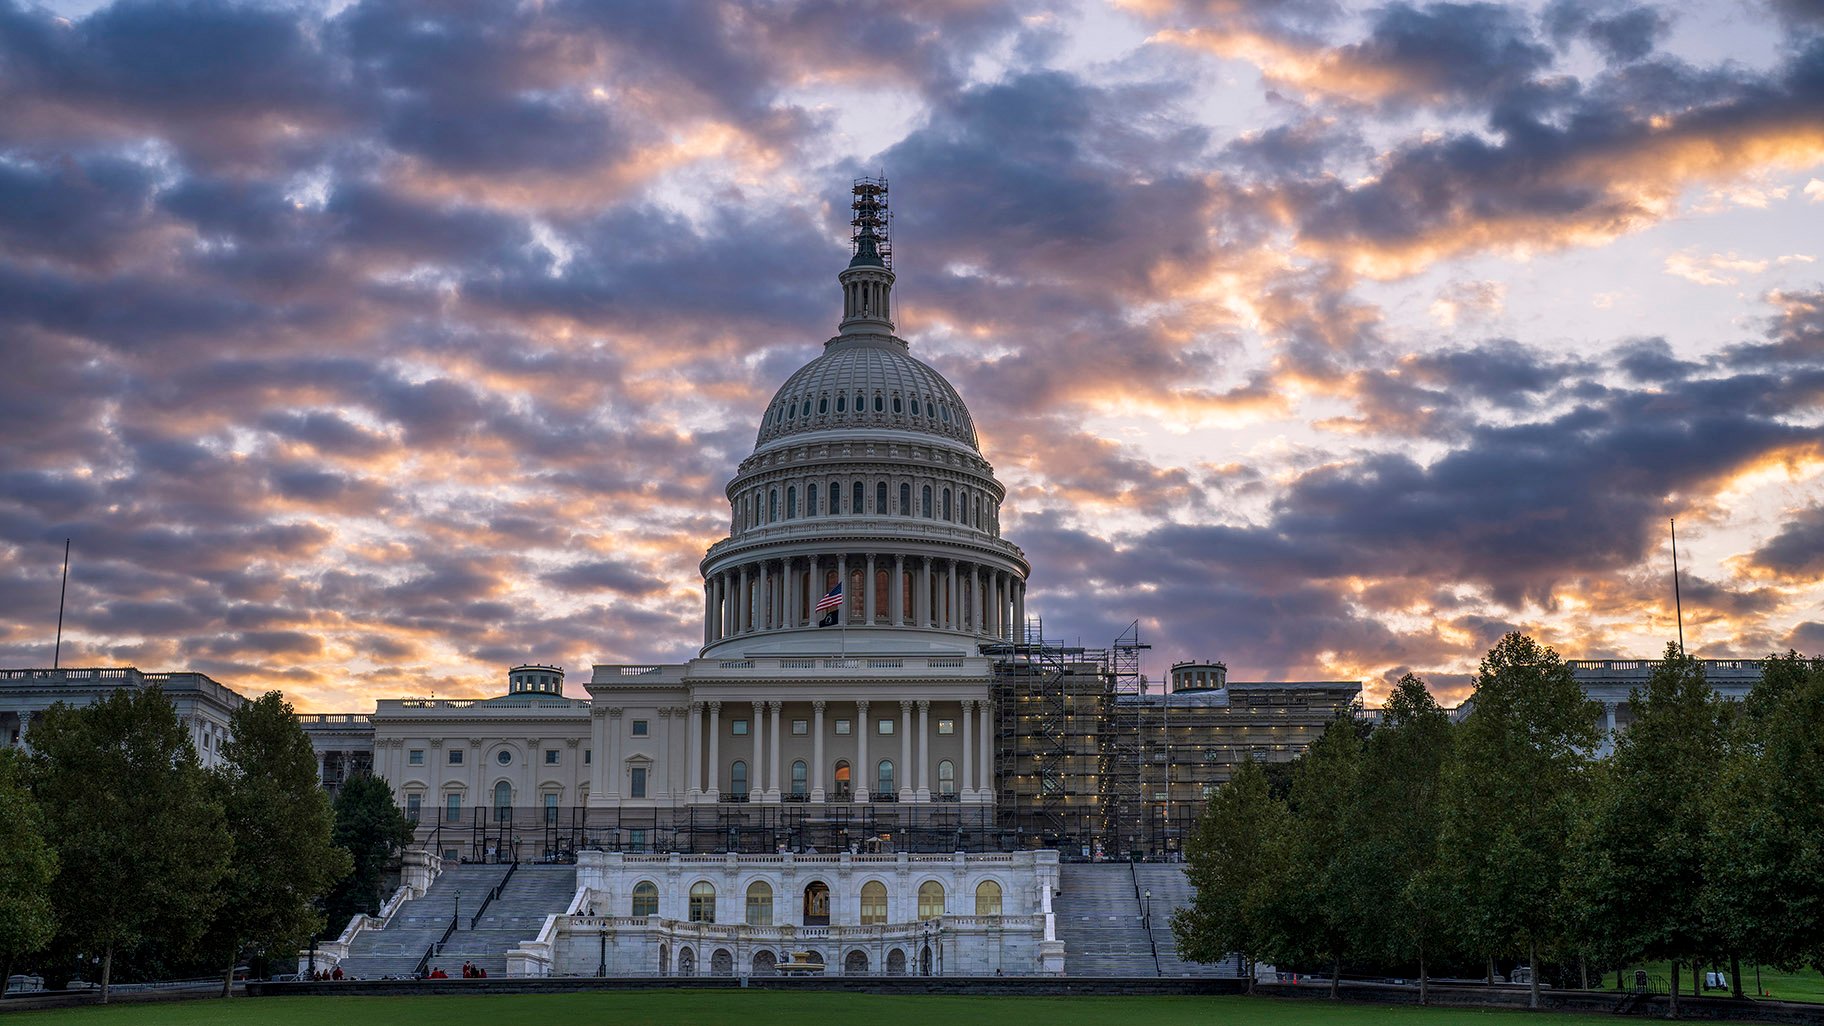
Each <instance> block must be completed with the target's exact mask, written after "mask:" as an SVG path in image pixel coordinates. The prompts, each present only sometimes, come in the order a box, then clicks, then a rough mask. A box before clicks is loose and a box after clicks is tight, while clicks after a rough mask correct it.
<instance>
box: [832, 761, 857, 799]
mask: <svg viewBox="0 0 1824 1026" xmlns="http://www.w3.org/2000/svg"><path fill="white" fill-rule="evenodd" d="M852 784H853V782H852V781H851V780H850V779H849V762H848V760H847V759H841V760H838V761H837V763H836V797H837V799H838V800H846V799H847V798H848V797H849V794H850V791H851V787H852Z"/></svg>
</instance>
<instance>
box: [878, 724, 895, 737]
mask: <svg viewBox="0 0 1824 1026" xmlns="http://www.w3.org/2000/svg"><path fill="white" fill-rule="evenodd" d="M878 731H879V733H880V735H881V736H882V737H885V736H887V735H888V734H891V733H893V721H892V720H881V721H880V725H879V728H878Z"/></svg>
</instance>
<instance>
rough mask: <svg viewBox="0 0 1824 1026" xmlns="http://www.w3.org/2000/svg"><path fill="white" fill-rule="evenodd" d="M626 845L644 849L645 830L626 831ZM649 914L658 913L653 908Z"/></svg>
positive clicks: (640, 849) (634, 849) (637, 849)
mask: <svg viewBox="0 0 1824 1026" xmlns="http://www.w3.org/2000/svg"><path fill="white" fill-rule="evenodd" d="M627 847H628V848H630V849H631V850H633V851H645V850H646V831H644V830H629V831H627ZM653 900H655V901H656V900H658V899H656V898H655V899H653ZM651 914H652V915H655V916H656V915H658V914H659V913H658V911H657V910H656V909H655V910H654V911H653V912H652V913H651Z"/></svg>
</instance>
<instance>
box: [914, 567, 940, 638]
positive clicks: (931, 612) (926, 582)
mask: <svg viewBox="0 0 1824 1026" xmlns="http://www.w3.org/2000/svg"><path fill="white" fill-rule="evenodd" d="M919 562H920V563H921V564H922V565H921V566H920V567H919V571H918V583H919V589H918V592H919V599H918V624H919V626H921V627H936V626H937V610H935V609H932V608H931V607H932V605H933V604H934V603H933V602H932V601H931V600H932V597H933V594H934V593H935V592H936V591H937V582H936V580H935V579H934V578H933V576H932V574H933V567H932V566H931V557H930V556H925V557H923V558H922V559H920V560H919Z"/></svg>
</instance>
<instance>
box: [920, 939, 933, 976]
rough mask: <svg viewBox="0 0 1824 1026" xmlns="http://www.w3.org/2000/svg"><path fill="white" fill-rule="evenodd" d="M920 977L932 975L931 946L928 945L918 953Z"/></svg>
mask: <svg viewBox="0 0 1824 1026" xmlns="http://www.w3.org/2000/svg"><path fill="white" fill-rule="evenodd" d="M918 975H920V976H929V975H931V945H929V944H927V945H925V946H924V947H923V948H920V949H919V952H918Z"/></svg>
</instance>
